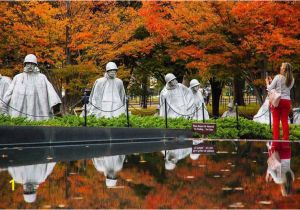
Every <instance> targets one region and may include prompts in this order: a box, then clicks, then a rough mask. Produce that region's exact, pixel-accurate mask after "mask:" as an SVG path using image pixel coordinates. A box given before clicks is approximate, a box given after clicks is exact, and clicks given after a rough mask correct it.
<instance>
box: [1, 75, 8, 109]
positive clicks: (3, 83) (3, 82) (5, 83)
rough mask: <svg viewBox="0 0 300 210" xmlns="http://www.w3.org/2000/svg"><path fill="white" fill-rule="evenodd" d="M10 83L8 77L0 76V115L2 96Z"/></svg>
mask: <svg viewBox="0 0 300 210" xmlns="http://www.w3.org/2000/svg"><path fill="white" fill-rule="evenodd" d="M10 83H11V79H10V78H9V77H6V76H2V75H1V74H0V99H1V101H0V114H1V113H2V106H3V103H2V100H3V97H4V94H5V93H6V91H7V89H8V87H9V85H10Z"/></svg>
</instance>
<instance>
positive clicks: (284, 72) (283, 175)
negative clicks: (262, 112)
mask: <svg viewBox="0 0 300 210" xmlns="http://www.w3.org/2000/svg"><path fill="white" fill-rule="evenodd" d="M266 84H267V89H268V91H271V90H273V89H275V90H276V91H277V92H278V93H280V95H281V99H280V102H279V105H278V106H277V107H274V106H272V105H271V112H272V117H273V139H274V140H277V141H273V142H272V144H271V145H270V148H269V154H270V155H271V154H272V153H273V152H275V151H276V152H278V154H279V157H280V160H281V166H280V167H279V168H278V169H277V170H274V171H272V170H269V169H268V172H267V177H266V178H267V181H270V179H272V178H273V180H274V181H275V182H276V183H277V184H280V185H281V189H282V194H283V195H286V194H289V193H291V184H292V179H293V173H292V171H291V169H290V160H291V147H290V142H289V125H288V115H289V112H290V110H291V97H290V90H291V88H292V87H293V85H294V77H293V74H292V65H291V64H289V63H282V65H281V68H280V74H278V75H276V76H275V78H274V79H273V80H272V79H271V77H268V78H266ZM280 121H281V123H282V130H283V140H284V141H282V142H280V141H278V140H279V139H280V137H279V134H280V130H279V123H280Z"/></svg>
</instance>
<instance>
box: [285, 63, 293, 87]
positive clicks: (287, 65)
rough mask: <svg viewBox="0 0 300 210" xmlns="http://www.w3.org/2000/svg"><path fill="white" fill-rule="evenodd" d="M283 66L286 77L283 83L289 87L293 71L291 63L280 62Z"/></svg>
mask: <svg viewBox="0 0 300 210" xmlns="http://www.w3.org/2000/svg"><path fill="white" fill-rule="evenodd" d="M282 64H283V66H284V76H285V78H286V81H285V85H286V86H287V87H290V85H291V84H292V82H293V80H294V76H293V72H292V68H293V67H292V65H291V64H290V63H282Z"/></svg>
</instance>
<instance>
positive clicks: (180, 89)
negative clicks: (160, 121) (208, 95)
mask: <svg viewBox="0 0 300 210" xmlns="http://www.w3.org/2000/svg"><path fill="white" fill-rule="evenodd" d="M165 81H166V83H167V84H166V86H165V87H164V89H163V90H162V91H161V92H160V116H162V117H164V116H165V114H166V113H165V100H166V101H167V116H168V117H170V118H177V117H192V115H193V114H194V113H193V112H194V110H195V107H194V98H193V93H192V92H191V90H190V89H188V88H187V87H185V86H184V85H182V84H180V83H177V80H176V77H175V76H174V75H173V74H167V75H166V76H165ZM187 115H189V116H187Z"/></svg>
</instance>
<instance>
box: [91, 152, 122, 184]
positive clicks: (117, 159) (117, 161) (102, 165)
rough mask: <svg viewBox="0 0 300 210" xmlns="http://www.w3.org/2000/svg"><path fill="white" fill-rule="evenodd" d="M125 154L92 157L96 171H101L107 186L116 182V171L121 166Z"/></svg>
mask: <svg viewBox="0 0 300 210" xmlns="http://www.w3.org/2000/svg"><path fill="white" fill-rule="evenodd" d="M124 160H125V155H115V156H106V157H99V158H93V164H94V166H95V168H96V169H97V171H99V172H103V173H104V175H105V177H106V180H105V183H106V186H107V187H114V186H116V184H117V172H118V171H120V170H121V169H122V168H123V163H124Z"/></svg>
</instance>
